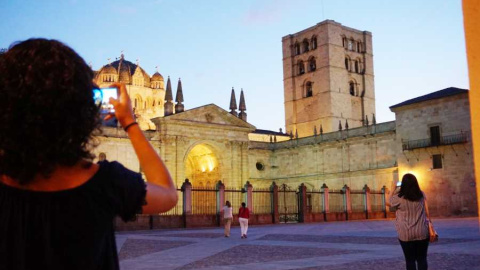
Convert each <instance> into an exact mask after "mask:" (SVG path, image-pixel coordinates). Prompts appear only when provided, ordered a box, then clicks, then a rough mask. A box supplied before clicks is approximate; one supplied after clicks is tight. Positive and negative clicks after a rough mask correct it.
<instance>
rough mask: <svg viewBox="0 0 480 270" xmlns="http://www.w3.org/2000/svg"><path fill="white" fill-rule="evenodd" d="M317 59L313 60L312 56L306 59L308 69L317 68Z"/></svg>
mask: <svg viewBox="0 0 480 270" xmlns="http://www.w3.org/2000/svg"><path fill="white" fill-rule="evenodd" d="M316 62H317V61H316V60H315V58H314V57H310V59H309V60H308V71H314V70H316V69H317V63H316Z"/></svg>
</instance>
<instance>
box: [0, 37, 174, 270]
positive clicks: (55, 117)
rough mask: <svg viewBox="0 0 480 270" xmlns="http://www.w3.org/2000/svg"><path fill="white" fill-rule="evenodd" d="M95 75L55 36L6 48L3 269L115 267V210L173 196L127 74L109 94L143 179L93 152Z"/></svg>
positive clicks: (0, 182)
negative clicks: (125, 81) (133, 99)
mask: <svg viewBox="0 0 480 270" xmlns="http://www.w3.org/2000/svg"><path fill="white" fill-rule="evenodd" d="M93 76H94V73H93V72H92V70H91V68H90V67H89V66H88V65H87V64H86V63H85V61H84V60H83V59H82V58H81V57H80V56H79V55H78V54H77V53H76V52H75V51H73V50H72V49H71V48H69V47H68V46H66V45H65V44H63V43H61V42H59V41H56V40H47V39H30V40H26V41H23V42H20V43H16V44H15V45H14V46H12V47H10V49H9V50H8V51H7V52H6V53H4V54H1V55H0V96H1V97H2V98H1V99H0V134H1V136H0V209H1V211H0V239H1V240H0V269H53V270H55V269H119V263H118V256H117V248H116V242H115V234H114V218H115V217H116V216H119V217H120V218H121V219H122V220H124V221H131V220H135V219H136V215H137V214H140V213H142V212H143V213H144V214H153V213H157V214H158V213H161V212H166V211H168V210H170V209H171V208H172V207H173V206H175V204H176V203H177V199H178V198H177V191H176V188H175V185H174V184H173V181H172V178H171V177H170V174H169V172H168V170H167V168H166V166H165V164H164V163H163V161H162V159H161V158H160V156H159V155H158V154H157V152H156V151H155V149H154V148H153V147H152V145H151V144H150V143H149V142H148V140H147V139H146V138H145V136H144V134H143V132H142V130H141V129H140V128H139V126H138V124H137V122H135V117H134V115H133V112H132V105H131V102H130V98H129V96H128V93H127V89H126V87H125V85H124V84H119V83H114V84H113V85H111V87H115V88H117V93H118V99H113V98H110V103H111V104H112V105H113V107H114V108H115V117H116V118H117V119H118V121H119V123H120V124H121V125H122V127H123V129H124V131H125V137H127V138H129V139H130V141H131V143H132V147H133V149H134V150H135V153H136V155H137V157H138V160H139V163H140V166H141V167H142V169H143V171H144V173H145V176H146V179H147V182H145V181H144V180H143V179H142V175H141V174H139V173H136V172H133V171H131V170H129V169H127V168H125V167H124V166H123V165H122V164H120V163H118V162H115V161H114V162H109V161H107V160H103V161H100V162H99V163H98V164H97V163H94V162H93V160H94V158H95V155H94V154H92V153H91V151H92V150H93V149H94V148H95V146H96V144H98V139H95V137H94V136H96V135H98V134H101V128H100V125H101V116H100V108H99V107H98V106H97V105H96V104H95V102H94V98H93V90H94V89H95V88H98V86H96V85H95V84H94V83H93ZM112 116H113V115H109V117H110V118H111V117H112Z"/></svg>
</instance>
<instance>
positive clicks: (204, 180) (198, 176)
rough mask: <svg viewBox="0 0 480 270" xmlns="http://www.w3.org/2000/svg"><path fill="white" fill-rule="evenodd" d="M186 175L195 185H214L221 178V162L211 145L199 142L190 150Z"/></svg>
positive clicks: (186, 163) (186, 164)
mask: <svg viewBox="0 0 480 270" xmlns="http://www.w3.org/2000/svg"><path fill="white" fill-rule="evenodd" d="M185 177H186V178H188V179H189V180H190V182H191V183H192V185H193V186H194V187H213V186H214V185H215V184H216V183H217V182H218V180H220V179H221V175H220V169H219V162H218V159H217V156H216V155H215V153H214V150H213V148H212V147H211V146H209V145H207V144H198V145H196V146H195V147H193V148H192V149H191V150H190V152H188V155H187V157H186V160H185Z"/></svg>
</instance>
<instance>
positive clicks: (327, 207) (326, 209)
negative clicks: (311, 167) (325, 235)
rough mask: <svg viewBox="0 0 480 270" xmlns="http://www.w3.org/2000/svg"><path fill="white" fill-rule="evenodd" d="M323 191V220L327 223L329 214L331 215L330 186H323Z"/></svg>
mask: <svg viewBox="0 0 480 270" xmlns="http://www.w3.org/2000/svg"><path fill="white" fill-rule="evenodd" d="M322 191H323V194H322V195H323V219H324V220H325V221H327V214H328V213H330V199H329V197H328V195H329V194H328V186H327V185H326V184H325V183H323V185H322Z"/></svg>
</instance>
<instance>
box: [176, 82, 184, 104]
mask: <svg viewBox="0 0 480 270" xmlns="http://www.w3.org/2000/svg"><path fill="white" fill-rule="evenodd" d="M175 102H177V104H176V105H175V113H181V112H183V111H184V110H185V108H184V106H183V104H182V102H183V90H182V81H181V80H180V78H178V85H177V96H176V97H175Z"/></svg>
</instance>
